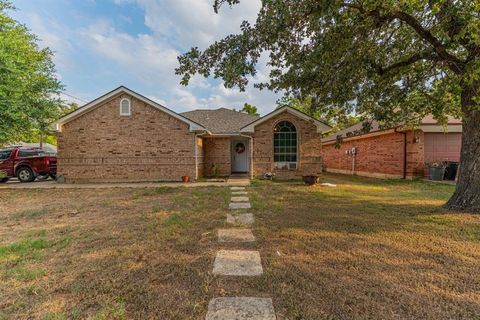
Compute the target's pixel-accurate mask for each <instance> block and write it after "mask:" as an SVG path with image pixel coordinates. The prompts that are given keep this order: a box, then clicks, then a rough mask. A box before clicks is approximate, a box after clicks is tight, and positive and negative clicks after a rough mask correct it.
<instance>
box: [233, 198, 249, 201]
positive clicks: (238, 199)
mask: <svg viewBox="0 0 480 320" xmlns="http://www.w3.org/2000/svg"><path fill="white" fill-rule="evenodd" d="M231 201H232V202H248V201H250V200H249V199H248V197H232V200H231Z"/></svg>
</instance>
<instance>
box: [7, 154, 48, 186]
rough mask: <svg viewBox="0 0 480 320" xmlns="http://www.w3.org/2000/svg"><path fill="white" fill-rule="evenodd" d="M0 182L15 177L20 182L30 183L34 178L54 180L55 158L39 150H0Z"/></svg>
mask: <svg viewBox="0 0 480 320" xmlns="http://www.w3.org/2000/svg"><path fill="white" fill-rule="evenodd" d="M0 172H2V173H3V174H2V175H0V182H7V181H8V179H10V178H12V177H17V178H18V180H20V182H32V181H34V180H35V179H36V178H39V179H40V178H43V179H44V178H48V177H49V176H50V177H51V178H52V179H55V178H56V176H57V156H56V154H49V153H47V152H46V151H45V150H42V149H40V148H21V147H10V148H5V149H0Z"/></svg>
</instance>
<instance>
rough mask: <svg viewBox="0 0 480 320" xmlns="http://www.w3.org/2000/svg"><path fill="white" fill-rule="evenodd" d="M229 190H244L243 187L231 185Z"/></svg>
mask: <svg viewBox="0 0 480 320" xmlns="http://www.w3.org/2000/svg"><path fill="white" fill-rule="evenodd" d="M230 190H235V191H239V190H245V187H231V188H230Z"/></svg>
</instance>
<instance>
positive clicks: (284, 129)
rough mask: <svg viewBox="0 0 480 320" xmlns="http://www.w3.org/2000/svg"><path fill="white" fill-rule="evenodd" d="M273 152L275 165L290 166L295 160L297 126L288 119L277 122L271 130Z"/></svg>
mask: <svg viewBox="0 0 480 320" xmlns="http://www.w3.org/2000/svg"><path fill="white" fill-rule="evenodd" d="M273 148H274V150H273V153H274V161H275V163H276V164H277V165H276V166H277V167H280V168H284V167H286V168H290V167H291V166H289V164H290V163H296V162H297V128H295V126H294V125H293V123H291V122H289V121H281V122H279V123H277V125H276V126H275V128H274V130H273Z"/></svg>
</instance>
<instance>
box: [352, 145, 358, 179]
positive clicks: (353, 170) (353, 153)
mask: <svg viewBox="0 0 480 320" xmlns="http://www.w3.org/2000/svg"><path fill="white" fill-rule="evenodd" d="M354 149H355V147H353V148H352V149H351V152H352V155H353V157H352V176H353V175H355V155H356V154H357V151H356V150H355V151H354Z"/></svg>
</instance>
